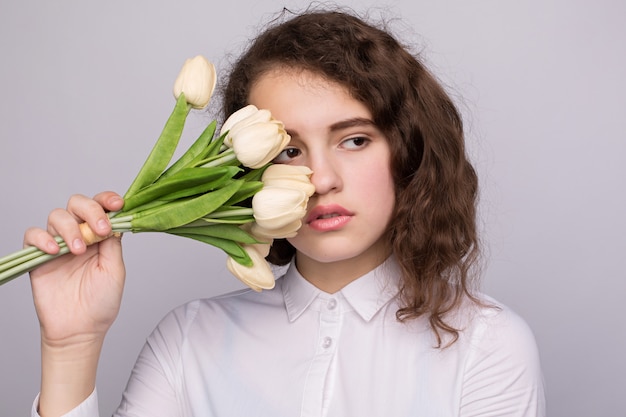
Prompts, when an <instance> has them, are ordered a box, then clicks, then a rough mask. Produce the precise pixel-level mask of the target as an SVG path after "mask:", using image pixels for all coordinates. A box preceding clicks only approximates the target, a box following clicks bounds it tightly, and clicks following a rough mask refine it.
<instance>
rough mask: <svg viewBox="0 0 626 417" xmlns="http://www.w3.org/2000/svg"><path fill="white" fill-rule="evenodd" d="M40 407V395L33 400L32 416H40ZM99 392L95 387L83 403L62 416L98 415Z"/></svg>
mask: <svg viewBox="0 0 626 417" xmlns="http://www.w3.org/2000/svg"><path fill="white" fill-rule="evenodd" d="M38 408H39V395H37V398H35V401H33V408H32V409H31V411H30V415H31V417H39V413H38V412H37V409H38ZM98 415H99V414H98V393H97V391H96V390H95V389H94V390H93V392H92V393H91V395H89V397H87V398H86V399H85V401H83V402H82V403H80V404H79V405H78V406H76V407H75V408H74V409H73V410H71V411H70V412H68V413H66V414H64V415H63V416H62V417H98Z"/></svg>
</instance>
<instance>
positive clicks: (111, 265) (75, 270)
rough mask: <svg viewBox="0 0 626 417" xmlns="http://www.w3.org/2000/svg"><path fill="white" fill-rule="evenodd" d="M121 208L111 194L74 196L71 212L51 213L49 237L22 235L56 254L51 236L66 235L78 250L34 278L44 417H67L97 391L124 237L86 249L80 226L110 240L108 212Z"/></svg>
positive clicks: (118, 290) (120, 278) (119, 287)
mask: <svg viewBox="0 0 626 417" xmlns="http://www.w3.org/2000/svg"><path fill="white" fill-rule="evenodd" d="M123 205H124V202H123V200H122V198H121V197H120V196H119V195H117V194H115V193H112V192H104V193H100V194H98V195H96V196H95V197H94V198H93V199H90V198H87V197H85V196H81V195H76V196H73V197H72V198H70V200H69V202H68V205H67V209H66V210H62V209H57V210H53V211H52V212H51V213H50V215H49V217H48V230H47V231H46V230H43V229H37V228H31V229H29V230H27V231H26V233H25V235H24V244H25V245H32V246H36V247H37V248H39V249H41V250H43V251H44V252H47V253H51V254H55V253H58V251H59V246H58V245H57V244H56V242H55V240H54V237H53V236H54V235H60V236H61V237H62V238H63V240H65V242H67V243H68V246H69V248H70V250H71V252H72V254H67V255H64V256H60V257H59V258H57V259H55V260H53V261H49V262H48V263H46V264H44V265H42V266H41V267H39V268H37V269H36V270H34V271H32V272H31V273H30V276H31V285H32V290H33V298H34V302H35V308H36V310H37V316H38V318H39V323H40V326H41V358H42V377H41V378H42V380H41V393H40V397H39V414H40V415H41V416H42V417H48V416H59V415H63V414H64V413H66V412H68V411H69V410H71V409H72V408H74V407H75V406H77V405H78V404H80V403H81V402H82V401H83V400H84V399H85V398H87V397H88V396H89V394H91V392H92V391H93V389H94V387H95V380H96V371H97V366H98V360H99V357H100V350H101V348H102V343H103V342H104V337H105V335H106V332H107V331H108V329H109V328H110V326H111V324H112V323H113V321H114V320H115V318H116V317H117V314H118V312H119V308H120V303H121V299H122V291H123V288H124V279H125V275H126V273H125V269H124V262H123V259H122V245H121V241H120V237H116V236H113V237H110V238H108V239H106V240H103V241H102V242H100V243H96V244H93V245H91V246H86V245H85V243H84V241H83V239H82V238H81V234H80V230H79V224H80V223H82V222H87V224H88V225H89V226H90V227H91V229H93V231H94V232H95V233H96V234H97V235H99V236H107V235H109V233H110V232H111V225H110V222H109V219H108V217H107V215H106V211H117V210H120V209H121V208H122V206H123Z"/></svg>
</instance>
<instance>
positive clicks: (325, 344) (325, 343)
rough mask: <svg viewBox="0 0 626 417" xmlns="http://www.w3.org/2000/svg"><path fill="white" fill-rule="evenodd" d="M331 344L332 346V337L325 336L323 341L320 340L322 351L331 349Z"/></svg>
mask: <svg viewBox="0 0 626 417" xmlns="http://www.w3.org/2000/svg"><path fill="white" fill-rule="evenodd" d="M332 344H333V339H332V337H328V336H326V337H325V338H324V340H322V347H323V348H324V349H328V348H329V347H331V346H332Z"/></svg>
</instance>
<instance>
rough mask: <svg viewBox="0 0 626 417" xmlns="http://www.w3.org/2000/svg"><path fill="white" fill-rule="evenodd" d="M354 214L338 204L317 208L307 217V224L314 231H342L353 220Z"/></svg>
mask: <svg viewBox="0 0 626 417" xmlns="http://www.w3.org/2000/svg"><path fill="white" fill-rule="evenodd" d="M352 216H354V213H352V212H351V211H349V210H347V209H345V208H343V207H342V206H340V205H338V204H328V205H320V206H315V207H314V208H313V210H311V212H310V213H309V215H308V216H307V217H306V224H307V225H308V226H309V227H311V228H312V229H314V230H317V231H320V232H325V231H331V230H338V229H341V228H342V227H343V226H344V225H345V224H346V223H348V222H349V221H350V220H352Z"/></svg>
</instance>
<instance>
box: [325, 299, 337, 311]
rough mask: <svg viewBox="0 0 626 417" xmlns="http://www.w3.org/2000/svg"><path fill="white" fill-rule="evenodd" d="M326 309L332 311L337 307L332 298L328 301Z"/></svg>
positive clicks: (335, 301)
mask: <svg viewBox="0 0 626 417" xmlns="http://www.w3.org/2000/svg"><path fill="white" fill-rule="evenodd" d="M327 307H328V309H329V310H334V309H335V307H337V300H335V299H334V298H332V299H330V301H328V304H327Z"/></svg>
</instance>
